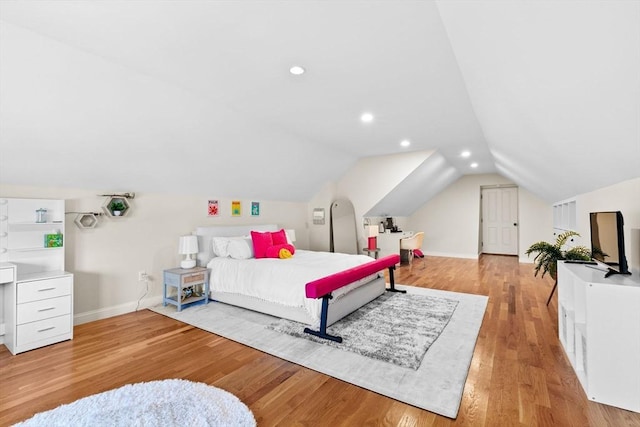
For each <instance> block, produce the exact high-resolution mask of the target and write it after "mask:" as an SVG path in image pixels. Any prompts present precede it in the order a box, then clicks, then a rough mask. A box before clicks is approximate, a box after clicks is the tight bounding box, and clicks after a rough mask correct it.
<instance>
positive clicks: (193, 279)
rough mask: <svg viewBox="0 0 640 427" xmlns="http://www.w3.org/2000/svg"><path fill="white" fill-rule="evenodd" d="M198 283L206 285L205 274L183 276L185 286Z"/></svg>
mask: <svg viewBox="0 0 640 427" xmlns="http://www.w3.org/2000/svg"><path fill="white" fill-rule="evenodd" d="M196 283H204V272H203V273H193V274H188V275H184V276H182V284H183V285H187V286H189V285H192V284H196Z"/></svg>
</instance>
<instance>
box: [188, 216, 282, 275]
mask: <svg viewBox="0 0 640 427" xmlns="http://www.w3.org/2000/svg"><path fill="white" fill-rule="evenodd" d="M278 230H280V228H279V227H278V225H277V224H255V225H215V226H204V227H198V228H196V231H194V232H193V234H194V235H196V236H198V250H199V251H200V252H198V256H197V260H198V265H199V266H201V267H206V266H207V263H208V262H209V261H210V260H211V258H213V250H212V247H211V238H212V237H235V236H248V235H249V234H250V233H251V231H278Z"/></svg>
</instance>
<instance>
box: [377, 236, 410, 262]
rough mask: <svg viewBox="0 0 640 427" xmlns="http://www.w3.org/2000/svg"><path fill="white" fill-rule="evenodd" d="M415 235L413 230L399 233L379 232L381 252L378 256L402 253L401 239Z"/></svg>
mask: <svg viewBox="0 0 640 427" xmlns="http://www.w3.org/2000/svg"><path fill="white" fill-rule="evenodd" d="M411 236H413V231H401V232H398V233H380V234H378V240H377V241H378V248H380V253H379V255H378V257H380V258H382V257H385V256H387V255H392V254H398V255H400V239H404V238H406V237H411Z"/></svg>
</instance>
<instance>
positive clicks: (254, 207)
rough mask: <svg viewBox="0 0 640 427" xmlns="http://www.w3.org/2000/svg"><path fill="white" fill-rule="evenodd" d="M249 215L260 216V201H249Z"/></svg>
mask: <svg viewBox="0 0 640 427" xmlns="http://www.w3.org/2000/svg"><path fill="white" fill-rule="evenodd" d="M251 216H260V202H251Z"/></svg>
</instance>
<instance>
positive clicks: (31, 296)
mask: <svg viewBox="0 0 640 427" xmlns="http://www.w3.org/2000/svg"><path fill="white" fill-rule="evenodd" d="M72 286H73V278H72V277H71V276H68V277H56V278H54V279H43V280H34V281H32V282H22V283H19V284H18V301H17V302H18V304H22V303H25V302H31V301H39V300H42V299H47V298H55V297H60V296H63V295H71V287H72Z"/></svg>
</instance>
